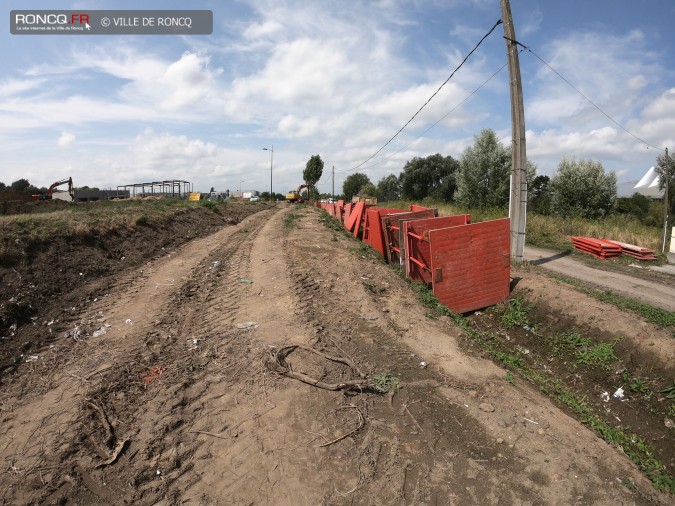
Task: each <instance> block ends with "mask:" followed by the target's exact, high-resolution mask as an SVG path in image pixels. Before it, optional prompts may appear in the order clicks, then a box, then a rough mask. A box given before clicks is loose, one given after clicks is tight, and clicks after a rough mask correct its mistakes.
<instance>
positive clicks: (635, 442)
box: [405, 278, 675, 494]
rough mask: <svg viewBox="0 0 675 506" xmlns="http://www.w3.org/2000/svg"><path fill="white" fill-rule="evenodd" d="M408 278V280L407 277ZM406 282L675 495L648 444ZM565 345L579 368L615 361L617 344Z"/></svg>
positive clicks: (572, 341) (672, 480)
mask: <svg viewBox="0 0 675 506" xmlns="http://www.w3.org/2000/svg"><path fill="white" fill-rule="evenodd" d="M405 279H406V280H407V278H405ZM407 281H408V282H409V284H410V285H411V286H412V287H414V288H415V290H416V291H417V292H418V294H419V299H420V301H421V302H422V304H424V305H425V306H426V307H428V308H430V309H432V310H433V311H435V312H437V313H438V314H441V315H444V316H447V317H449V318H450V319H452V320H453V321H454V322H455V323H456V324H457V325H459V327H460V328H461V329H462V330H463V331H464V333H465V334H466V335H467V336H468V337H469V338H471V340H472V341H473V342H474V343H475V344H477V345H478V346H480V347H481V348H482V349H484V350H485V351H487V352H488V353H490V355H492V357H493V358H494V359H495V360H497V361H499V362H501V363H502V364H504V365H505V366H506V367H508V368H510V369H511V370H513V371H514V372H517V373H518V374H519V375H520V376H521V377H522V378H524V379H526V380H528V381H529V382H530V383H532V384H533V385H534V386H536V387H537V388H538V389H539V390H540V391H541V392H543V393H545V394H546V395H548V396H549V397H551V398H553V399H555V400H557V401H558V402H560V403H562V404H564V405H565V406H567V407H568V408H570V409H571V410H572V411H573V412H575V413H576V414H577V415H578V417H579V419H580V421H581V422H582V423H584V424H585V425H588V426H589V427H591V428H592V429H593V430H594V431H595V432H596V434H598V435H599V436H600V437H601V438H602V439H604V440H605V441H607V442H608V443H611V444H614V445H617V446H619V447H620V448H621V449H622V450H623V452H624V453H625V454H626V455H628V457H629V458H630V459H631V460H632V461H633V462H635V463H636V464H637V465H638V467H639V468H640V469H641V470H642V471H643V472H644V473H645V475H646V476H647V477H648V478H649V479H650V480H651V481H652V483H653V484H654V486H655V487H656V488H657V489H658V490H661V491H665V492H669V493H671V494H675V477H673V476H672V475H671V474H670V473H669V472H668V470H667V469H666V468H665V466H664V465H663V464H662V463H661V462H660V461H659V460H658V459H657V458H656V457H655V456H654V455H655V450H654V447H653V446H652V445H651V444H650V443H649V442H647V441H645V440H644V439H643V438H642V437H640V436H638V435H637V434H634V433H631V432H630V431H629V429H628V428H626V427H622V426H620V425H618V426H613V425H612V424H611V423H610V422H609V421H608V420H607V419H605V418H604V417H603V416H602V415H601V414H599V413H596V412H594V410H593V408H592V407H591V406H590V405H589V404H588V402H587V401H586V399H585V398H584V397H579V396H578V395H576V394H575V393H574V392H573V391H572V390H571V389H569V388H568V387H567V386H565V385H564V384H563V383H562V381H560V380H559V379H557V378H551V377H548V376H544V375H543V374H541V373H540V372H539V371H537V370H536V369H533V368H532V367H530V366H528V365H527V364H526V363H525V361H524V360H523V357H522V356H521V354H520V352H515V353H514V352H513V351H512V350H509V349H506V348H504V347H503V346H502V345H501V341H500V340H498V339H495V335H494V333H492V332H482V331H479V330H477V329H475V328H474V327H472V326H471V322H470V321H469V320H468V319H467V318H465V317H464V316H462V315H459V314H457V313H455V312H453V311H452V310H450V309H448V308H447V307H446V306H444V305H443V304H441V303H440V302H439V301H438V299H436V297H434V295H433V294H432V293H431V291H430V290H429V289H428V288H427V287H426V286H423V285H419V284H416V283H413V282H412V281H409V280H407ZM521 307H522V305H521ZM563 343H567V344H566V346H567V347H569V348H571V349H575V350H576V352H577V354H576V355H577V364H578V365H586V366H590V367H604V366H605V365H606V364H608V363H609V362H611V361H613V360H614V359H615V358H616V357H615V356H614V353H613V349H614V345H615V344H616V343H601V344H598V345H595V347H591V348H586V347H585V346H584V345H585V344H587V342H586V341H584V340H583V338H580V337H579V336H576V335H570V336H568V337H567V338H566V339H564V340H563ZM561 352H562V350H561ZM507 381H509V382H510V383H511V382H513V377H512V376H511V377H508V376H507ZM674 387H675V384H674Z"/></svg>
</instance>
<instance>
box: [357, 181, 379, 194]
mask: <svg viewBox="0 0 675 506" xmlns="http://www.w3.org/2000/svg"><path fill="white" fill-rule="evenodd" d="M359 193H365V194H366V195H370V196H371V197H376V196H377V187H376V186H375V185H374V184H373V183H366V184H364V185H363V186H362V187H361V189H360V190H359Z"/></svg>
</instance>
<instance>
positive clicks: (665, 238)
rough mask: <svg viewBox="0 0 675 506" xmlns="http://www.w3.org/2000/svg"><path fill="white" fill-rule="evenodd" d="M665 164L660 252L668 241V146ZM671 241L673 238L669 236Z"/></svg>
mask: <svg viewBox="0 0 675 506" xmlns="http://www.w3.org/2000/svg"><path fill="white" fill-rule="evenodd" d="M665 161H666V166H665V167H664V171H663V172H664V177H665V178H666V181H665V186H664V187H663V247H662V248H661V253H666V243H667V242H668V183H669V182H670V158H669V157H668V148H666V159H665ZM670 240H671V241H672V240H673V238H672V237H671V238H670Z"/></svg>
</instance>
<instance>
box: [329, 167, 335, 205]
mask: <svg viewBox="0 0 675 506" xmlns="http://www.w3.org/2000/svg"><path fill="white" fill-rule="evenodd" d="M330 196H331V197H332V198H333V200H335V165H333V193H331V195H330Z"/></svg>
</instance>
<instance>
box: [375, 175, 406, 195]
mask: <svg viewBox="0 0 675 506" xmlns="http://www.w3.org/2000/svg"><path fill="white" fill-rule="evenodd" d="M377 198H378V199H379V200H382V201H384V202H390V201H392V200H398V199H400V198H401V185H400V183H399V180H398V177H396V176H395V175H394V174H389V175H388V176H385V177H383V178H382V179H380V180H379V181H378V183H377Z"/></svg>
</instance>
